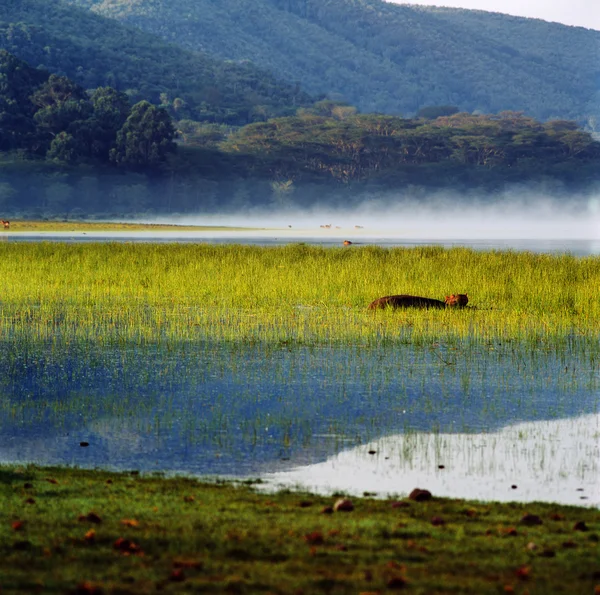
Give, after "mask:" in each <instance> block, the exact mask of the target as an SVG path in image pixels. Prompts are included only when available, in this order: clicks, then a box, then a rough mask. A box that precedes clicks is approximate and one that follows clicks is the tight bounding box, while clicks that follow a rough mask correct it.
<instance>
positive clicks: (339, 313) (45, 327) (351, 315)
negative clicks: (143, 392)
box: [0, 242, 600, 359]
mask: <svg viewBox="0 0 600 595" xmlns="http://www.w3.org/2000/svg"><path fill="white" fill-rule="evenodd" d="M0 274H1V275H2V279H3V296H2V314H1V319H0V332H1V333H2V336H3V337H12V338H15V339H16V340H38V339H45V338H52V339H55V340H65V341H67V340H74V339H91V340H94V341H99V342H115V341H116V342H131V341H135V342H145V341H150V342H156V341H164V340H167V341H169V342H170V341H193V340H198V339H209V340H215V341H231V342H261V343H271V344H279V345H286V344H307V345H324V344H331V343H346V344H348V343H351V344H359V345H381V344H386V343H404V342H405V343H412V344H415V345H419V344H425V345H431V344H432V343H435V342H436V341H444V342H446V343H447V344H448V345H449V346H453V345H454V346H456V347H461V346H462V347H464V346H465V342H467V343H473V342H476V343H477V342H483V343H485V342H487V343H488V344H489V345H488V348H489V349H490V350H495V349H498V347H499V346H498V342H500V343H504V342H507V341H520V342H523V341H524V342H527V343H528V344H529V345H530V346H531V349H552V350H564V349H567V350H569V349H574V348H575V349H584V350H585V351H586V352H587V353H589V356H590V358H594V359H595V358H596V357H597V356H598V349H599V347H598V342H597V341H596V329H597V328H598V326H599V325H600V300H598V299H597V287H598V286H599V285H600V258H596V257H589V258H575V257H571V256H568V255H563V256H552V255H546V254H531V253H514V252H494V251H493V252H475V251H473V250H469V249H463V248H454V249H450V250H447V249H443V248H437V247H423V248H413V249H403V248H394V249H380V248H374V247H364V248H357V249H353V248H351V249H337V248H327V249H325V248H318V247H309V246H303V245H292V246H287V247H276V248H260V247H252V246H210V245H193V246H190V245H183V246H182V245H123V244H92V245H62V244H32V245H29V244H28V245H23V244H11V243H10V242H9V243H6V244H3V245H0ZM458 292H468V293H469V294H470V296H471V297H470V299H471V303H470V306H472V307H469V308H467V309H465V310H463V311H457V310H442V311H439V310H435V311H423V310H404V311H396V312H376V313H374V312H368V311H367V310H366V306H367V305H368V304H369V302H370V301H372V300H373V299H374V298H376V297H379V296H381V295H385V294H391V293H410V294H418V295H425V296H429V297H437V298H443V296H444V295H446V294H449V293H458ZM463 356H464V354H463V353H457V357H463Z"/></svg>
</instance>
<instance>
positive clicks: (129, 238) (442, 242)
mask: <svg viewBox="0 0 600 595" xmlns="http://www.w3.org/2000/svg"><path fill="white" fill-rule="evenodd" d="M490 237H491V239H483V238H477V237H475V238H473V237H470V238H466V237H465V238H461V237H449V238H445V239H444V238H443V237H442V238H440V237H427V236H423V237H418V236H417V237H413V236H412V235H411V234H409V233H406V234H394V233H391V232H390V231H386V230H381V231H379V232H373V231H368V230H367V231H365V230H360V231H359V232H356V231H354V232H353V231H346V232H344V231H342V230H334V231H332V232H323V231H319V230H308V229H304V230H290V229H256V230H247V231H210V230H208V231H181V232H179V231H163V232H160V231H140V232H131V231H122V232H92V231H90V232H10V233H5V234H2V233H1V232H0V241H7V242H67V243H87V242H124V243H179V244H184V243H188V244H190V243H209V244H243V245H254V246H281V245H287V244H294V243H304V244H309V245H314V246H324V247H340V246H343V242H344V240H348V241H350V242H352V243H351V245H350V246H348V248H349V249H352V247H359V246H380V247H383V248H393V247H407V248H410V247H414V246H430V245H438V246H443V247H445V248H451V247H454V246H464V247H467V248H473V249H474V250H515V251H528V252H539V253H542V252H543V253H557V254H562V253H570V254H573V255H575V256H590V255H597V254H600V239H573V238H563V239H551V238H544V237H540V238H537V239H524V238H519V237H507V238H502V237H492V236H490Z"/></svg>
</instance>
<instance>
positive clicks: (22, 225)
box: [0, 219, 260, 236]
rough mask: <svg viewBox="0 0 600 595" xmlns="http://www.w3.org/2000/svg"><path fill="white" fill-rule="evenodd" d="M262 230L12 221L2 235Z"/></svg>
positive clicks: (1, 232) (224, 227) (0, 232)
mask: <svg viewBox="0 0 600 595" xmlns="http://www.w3.org/2000/svg"><path fill="white" fill-rule="evenodd" d="M250 229H252V230H256V229H260V228H253V227H229V226H225V225H177V224H174V223H135V222H111V221H37V220H26V219H15V220H12V219H11V220H10V227H9V228H6V229H2V228H0V236H1V235H9V234H10V233H13V232H31V231H36V232H38V231H39V232H70V231H90V232H102V231H111V232H112V231H247V230H250Z"/></svg>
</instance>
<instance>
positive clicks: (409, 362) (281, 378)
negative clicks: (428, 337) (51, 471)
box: [0, 342, 598, 462]
mask: <svg viewBox="0 0 600 595" xmlns="http://www.w3.org/2000/svg"><path fill="white" fill-rule="evenodd" d="M565 363H566V364H567V365H568V366H569V367H578V366H581V367H580V370H581V373H580V374H578V375H577V376H571V375H568V374H567V375H566V376H565V377H564V378H563V375H562V366H563V364H565ZM584 366H585V364H584V361H583V360H582V358H581V357H577V356H575V355H574V356H571V357H569V358H568V359H566V358H562V357H558V356H556V355H554V354H542V355H540V354H538V353H537V352H536V353H535V358H533V357H531V356H530V352H529V350H528V348H527V346H521V347H520V348H519V349H518V348H517V346H511V348H510V351H507V352H505V353H504V355H503V356H499V355H498V353H497V352H492V353H490V352H489V351H488V350H487V349H486V348H485V346H481V347H479V348H476V347H472V348H470V349H468V350H467V351H466V355H465V357H464V358H459V359H457V361H456V364H454V365H452V366H447V365H445V364H444V363H442V362H441V361H440V359H439V358H438V357H435V356H434V355H433V354H432V352H431V349H429V348H420V347H419V348H415V347H414V346H410V345H401V346H394V347H384V348H377V349H375V348H369V349H361V348H357V347H355V348H340V347H334V348H332V347H323V348H317V347H294V348H288V347H286V348H281V347H279V348H275V347H273V346H271V345H264V344H263V345H256V346H251V347H249V346H242V345H239V344H221V345H215V344H204V343H195V344H180V345H177V346H175V345H171V344H163V345H160V346H158V345H148V346H138V345H134V346H131V345H130V346H125V347H124V346H101V345H97V344H94V343H81V344H79V343H73V344H70V345H68V346H65V345H62V344H61V345H56V344H53V343H52V342H49V343H48V344H47V345H41V344H39V343H38V344H33V345H26V348H25V349H23V344H19V343H17V344H5V345H3V346H2V349H1V350H0V394H1V395H2V399H0V429H1V430H2V431H3V432H5V433H10V432H14V433H15V435H20V436H21V437H22V438H23V439H29V438H30V437H31V438H33V437H35V438H36V439H38V437H37V435H38V434H39V433H40V432H41V433H42V434H44V432H45V433H46V434H45V435H49V436H50V437H51V438H52V439H54V438H55V437H56V436H57V435H61V434H62V435H65V434H68V433H71V435H79V433H81V432H82V431H83V432H84V433H85V432H88V433H89V435H93V436H94V437H95V439H96V440H104V441H105V442H104V443H105V444H106V449H107V451H108V450H109V449H110V448H113V449H117V450H118V449H119V448H120V447H119V445H120V444H121V443H122V442H123V441H124V440H125V441H126V442H127V441H129V442H132V441H135V439H136V437H145V440H146V442H147V445H148V448H152V446H153V445H155V446H156V448H157V449H160V448H162V447H163V446H164V445H166V444H170V445H171V446H170V447H169V448H171V447H173V446H174V447H176V448H178V447H182V448H189V449H192V450H193V451H194V452H198V453H201V452H207V453H208V452H210V453H211V455H210V456H214V454H215V453H217V452H222V453H224V455H225V456H228V457H230V460H231V459H235V458H236V457H237V459H236V460H243V457H244V456H245V455H248V454H249V453H254V454H255V456H256V458H257V460H258V459H259V458H263V459H264V460H265V461H271V460H278V459H279V458H281V457H289V456H292V457H293V456H296V455H298V456H300V455H301V453H307V452H308V453H309V454H306V455H304V456H310V457H318V456H320V455H327V454H332V453H333V452H339V451H341V450H344V449H346V448H349V447H352V446H355V445H359V444H363V443H365V441H368V440H371V439H375V438H379V437H381V436H382V435H386V434H391V433H397V432H405V433H411V432H414V431H417V430H418V431H436V429H437V431H440V432H443V431H453V432H456V431H466V432H473V431H478V430H481V429H482V428H490V427H491V428H496V427H499V426H501V425H504V424H506V423H510V422H512V421H514V420H515V419H543V418H554V417H562V416H571V415H575V414H579V413H581V412H590V411H596V410H597V407H598V402H597V399H593V398H592V397H591V395H592V394H596V393H595V389H597V379H596V377H595V375H594V373H593V370H590V372H589V376H588V375H586V374H585V373H583V372H584ZM515 370H519V371H520V372H526V373H520V372H517V373H514V371H515ZM466 376H468V378H469V380H468V382H465V380H464V378H465V377H466ZM586 391H588V392H586ZM87 437H88V434H86V435H84V436H83V437H82V438H81V439H87ZM44 440H45V438H44ZM74 440H75V439H74ZM75 442H77V440H75ZM441 446H443V445H441ZM141 448H142V449H143V448H145V446H144V445H142V446H141ZM167 450H168V449H167ZM165 452H166V451H165ZM161 456H163V455H162V454H161ZM164 456H169V455H164ZM175 462H176V461H175Z"/></svg>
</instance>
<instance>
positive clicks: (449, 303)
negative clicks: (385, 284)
mask: <svg viewBox="0 0 600 595" xmlns="http://www.w3.org/2000/svg"><path fill="white" fill-rule="evenodd" d="M468 301H469V298H468V297H467V294H466V293H459V294H457V295H455V294H452V295H447V296H446V299H445V300H444V301H443V302H442V300H436V299H432V298H426V297H421V296H417V295H387V296H385V297H380V298H378V299H376V300H375V301H374V302H371V303H370V304H369V308H368V309H369V310H381V309H384V308H394V309H395V308H446V307H459V308H462V307H464V306H466V305H467V303H468Z"/></svg>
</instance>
